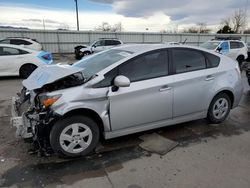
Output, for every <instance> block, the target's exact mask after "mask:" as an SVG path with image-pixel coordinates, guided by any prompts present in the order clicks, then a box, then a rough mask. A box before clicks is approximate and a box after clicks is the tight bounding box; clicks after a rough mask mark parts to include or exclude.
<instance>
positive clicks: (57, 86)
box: [11, 66, 84, 150]
mask: <svg viewBox="0 0 250 188" xmlns="http://www.w3.org/2000/svg"><path fill="white" fill-rule="evenodd" d="M58 67H59V68H58ZM66 68H68V67H66ZM74 69H75V68H74ZM58 71H59V73H58ZM60 71H61V72H60ZM60 74H61V76H60ZM42 81H43V82H42ZM83 83H84V77H83V75H82V73H81V72H79V70H76V69H75V70H73V71H72V69H71V70H65V67H63V66H61V68H60V66H57V68H55V69H54V71H53V67H52V68H50V69H49V70H48V69H43V70H42V69H40V70H39V69H38V70H35V71H34V73H33V74H32V75H31V76H30V77H29V78H28V79H26V80H24V81H23V86H24V87H23V89H22V90H21V92H20V93H18V94H17V95H18V96H17V97H13V98H12V105H11V113H12V117H11V123H12V125H13V126H14V127H16V137H18V138H25V139H30V140H33V142H34V143H35V144H36V145H38V146H39V149H44V150H47V148H48V147H49V145H50V144H49V133H50V130H51V128H52V125H53V124H54V122H55V121H57V120H58V119H59V118H60V115H58V114H56V113H55V112H53V110H52V108H51V106H52V105H53V104H54V103H55V102H56V101H57V100H58V99H59V98H60V97H61V96H62V95H60V94H59V95H58V94H57V95H51V92H53V91H58V90H63V89H67V88H70V87H74V86H78V85H81V84H83Z"/></svg>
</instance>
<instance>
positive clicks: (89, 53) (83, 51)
mask: <svg viewBox="0 0 250 188" xmlns="http://www.w3.org/2000/svg"><path fill="white" fill-rule="evenodd" d="M86 52H87V53H89V54H91V52H90V51H89V50H86V51H83V52H82V53H86Z"/></svg>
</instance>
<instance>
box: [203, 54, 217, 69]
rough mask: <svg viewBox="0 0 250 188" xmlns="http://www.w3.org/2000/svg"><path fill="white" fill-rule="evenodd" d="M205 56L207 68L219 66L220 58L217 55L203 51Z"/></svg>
mask: <svg viewBox="0 0 250 188" xmlns="http://www.w3.org/2000/svg"><path fill="white" fill-rule="evenodd" d="M205 56H206V58H207V67H208V68H213V67H218V66H219V63H220V58H219V57H218V56H216V55H213V54H210V53H205Z"/></svg>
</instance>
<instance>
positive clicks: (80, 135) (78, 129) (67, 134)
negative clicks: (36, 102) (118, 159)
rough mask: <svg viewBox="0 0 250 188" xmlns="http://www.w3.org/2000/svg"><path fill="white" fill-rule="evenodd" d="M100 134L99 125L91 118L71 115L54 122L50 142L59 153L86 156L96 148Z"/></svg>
mask: <svg viewBox="0 0 250 188" xmlns="http://www.w3.org/2000/svg"><path fill="white" fill-rule="evenodd" d="M99 134H100V131H99V127H98V125H97V123H96V122H95V121H94V120H92V119H91V118H89V117H86V116H70V117H67V118H65V119H62V120H59V121H58V122H56V123H55V124H54V126H53V127H52V130H51V132H50V144H51V147H52V149H53V150H54V152H56V153H57V154H59V155H63V156H66V157H79V156H84V155H87V154H89V153H90V152H91V151H93V150H94V149H95V147H96V145H97V143H98V141H99Z"/></svg>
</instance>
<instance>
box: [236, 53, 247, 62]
mask: <svg viewBox="0 0 250 188" xmlns="http://www.w3.org/2000/svg"><path fill="white" fill-rule="evenodd" d="M245 59H246V58H245V56H244V55H243V54H240V55H238V57H237V58H236V60H237V61H244V60H245Z"/></svg>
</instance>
